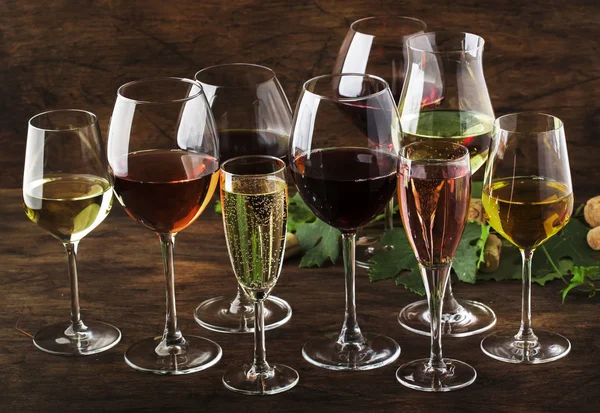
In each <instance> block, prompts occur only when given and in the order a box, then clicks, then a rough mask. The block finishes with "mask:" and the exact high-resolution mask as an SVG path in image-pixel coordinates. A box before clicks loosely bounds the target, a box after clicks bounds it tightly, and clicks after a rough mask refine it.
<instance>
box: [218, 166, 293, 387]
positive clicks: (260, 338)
mask: <svg viewBox="0 0 600 413" xmlns="http://www.w3.org/2000/svg"><path fill="white" fill-rule="evenodd" d="M220 183H221V185H220V187H221V205H222V207H223V225H224V227H225V238H226V240H227V250H228V251H229V258H230V259H231V265H232V267H233V272H234V273H235V278H236V279H237V282H238V284H239V285H240V286H241V287H242V288H243V289H244V292H245V293H246V294H247V296H248V297H249V298H250V300H252V302H253V304H254V314H255V317H254V361H253V362H252V364H250V365H248V364H246V365H243V366H236V367H233V368H231V369H229V370H228V371H227V372H226V373H225V375H224V376H223V383H224V384H225V387H227V388H228V389H229V390H232V391H235V392H238V393H242V394H249V395H265V394H275V393H281V392H283V391H286V390H289V389H291V388H292V387H294V386H295V385H296V384H297V383H298V379H299V376H298V372H297V371H296V370H294V369H292V368H291V367H288V366H285V365H283V364H276V365H270V364H269V363H267V360H266V347H265V320H264V303H265V300H266V299H267V298H268V296H269V294H270V292H271V290H272V289H273V288H274V287H275V284H276V283H277V279H278V278H279V273H280V272H281V264H282V263H283V253H284V251H285V233H286V224H287V184H286V181H285V162H283V161H282V160H281V159H279V158H276V157H273V156H265V155H248V156H240V157H237V158H232V159H230V160H228V161H226V162H225V163H223V165H221V180H220Z"/></svg>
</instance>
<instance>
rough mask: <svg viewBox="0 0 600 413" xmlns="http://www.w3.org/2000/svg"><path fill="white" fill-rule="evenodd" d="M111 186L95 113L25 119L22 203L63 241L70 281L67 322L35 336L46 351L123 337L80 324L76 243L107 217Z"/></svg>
mask: <svg viewBox="0 0 600 413" xmlns="http://www.w3.org/2000/svg"><path fill="white" fill-rule="evenodd" d="M112 187H113V185H112V180H111V178H110V176H109V174H108V168H107V165H106V155H105V153H104V146H103V144H102V139H101V137H100V128H99V127H98V119H97V118H96V115H94V114H93V113H90V112H86V111H84V110H53V111H49V112H44V113H40V114H38V115H36V116H34V117H33V118H31V119H30V120H29V128H28V131H27V148H26V150H25V169H24V171H23V201H24V202H23V206H24V207H25V213H26V214H27V217H28V218H29V219H30V220H31V221H33V222H34V223H36V224H37V225H38V226H39V227H40V228H42V229H43V230H45V231H46V232H48V233H49V234H50V235H52V236H53V237H54V238H56V239H58V240H59V241H60V242H62V244H63V246H64V247H65V250H66V252H67V259H68V262H69V279H70V282H71V322H70V323H66V322H65V323H58V324H53V325H51V326H48V327H44V328H42V329H41V330H40V331H38V332H37V333H36V334H35V336H34V337H33V343H34V344H35V346H36V347H37V348H39V349H40V350H43V351H45V352H47V353H50V354H59V355H64V356H85V355H89V354H96V353H100V352H101V351H105V350H108V349H109V348H111V347H114V346H115V345H116V344H117V343H118V342H119V340H120V339H121V332H120V331H119V329H118V328H116V327H114V326H112V325H110V324H107V323H102V322H100V321H89V320H88V321H86V322H85V323H84V322H83V320H82V318H81V314H80V312H79V310H80V307H79V281H78V279H77V248H78V246H79V241H81V239H82V238H83V237H85V236H86V235H87V234H89V233H90V232H91V231H92V230H94V228H96V227H97V226H98V225H100V223H101V222H102V221H104V218H106V216H107V215H108V213H109V211H110V208H111V206H112V192H113V191H112Z"/></svg>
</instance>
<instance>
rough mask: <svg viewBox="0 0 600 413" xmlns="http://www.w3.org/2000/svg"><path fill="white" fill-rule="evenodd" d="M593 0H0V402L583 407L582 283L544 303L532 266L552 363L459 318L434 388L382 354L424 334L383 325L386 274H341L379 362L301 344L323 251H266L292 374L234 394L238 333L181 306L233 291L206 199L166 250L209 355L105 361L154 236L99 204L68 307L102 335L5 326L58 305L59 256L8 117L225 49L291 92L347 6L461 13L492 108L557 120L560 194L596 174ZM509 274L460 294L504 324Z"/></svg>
mask: <svg viewBox="0 0 600 413" xmlns="http://www.w3.org/2000/svg"><path fill="white" fill-rule="evenodd" d="M599 5H600V3H599V2H598V1H597V0H589V1H578V0H575V1H568V2H567V1H558V0H529V1H522V2H519V1H508V0H496V1H492V0H487V1H484V0H465V1H460V0H458V1H439V0H438V1H435V0H428V1H417V0H408V1H400V0H390V1H365V0H345V1H333V0H312V1H305V0H296V1H293V0H290V1H283V0H277V1H258V0H243V1H235V0H232V1H220V2H219V1H215V0H205V1H195V0H185V1H176V0H173V1H170V2H169V1H164V0H145V1H138V0H133V1H128V0H102V1H91V0H81V1H76V0H71V1H66V0H50V1H40V0H32V1H23V0H1V1H0V162H1V170H0V171H1V174H0V231H1V232H0V233H1V234H2V237H1V238H0V257H1V259H2V267H1V268H2V269H1V270H0V271H1V273H0V298H1V300H0V303H1V304H0V306H1V307H0V411H1V412H3V413H4V412H7V413H8V412H11V413H12V412H54V411H64V412H92V411H111V412H129V411H131V412H133V411H139V412H142V411H144V412H145V411H162V412H174V411H186V412H187V411H226V410H228V411H232V410H233V409H239V410H240V411H241V410H250V411H286V412H305V411H310V410H317V411H325V410H327V411H332V412H333V411H348V410H351V411H360V412H367V411H402V410H407V411H413V412H429V411H456V412H464V411H473V412H478V411H482V410H488V411H515V412H525V411H528V412H549V411H566V410H570V411H573V412H579V411H599V410H600V401H599V400H598V397H599V396H597V394H598V388H599V387H600V379H599V371H600V351H599V349H600V320H599V316H598V314H599V311H598V310H600V307H599V305H598V298H594V299H591V300H588V299H587V298H585V297H584V296H577V295H573V296H571V297H569V299H568V300H567V302H566V304H564V305H561V303H560V298H559V295H558V294H557V292H558V290H559V289H560V288H561V286H560V285H559V284H558V283H553V284H550V285H548V286H546V287H544V288H541V287H537V286H535V287H534V289H533V294H534V303H533V304H534V322H535V325H536V326H544V327H547V328H548V329H552V330H555V331H557V332H562V333H564V334H565V335H567V336H568V337H569V338H570V339H571V340H572V344H573V350H572V354H571V355H569V356H568V357H567V358H565V359H563V360H560V361H558V362H555V363H550V364H547V365H539V366H513V365H506V364H503V363H499V362H496V361H493V360H491V359H489V358H487V357H485V356H484V355H483V354H482V353H481V351H480V350H479V341H480V339H481V337H480V336H478V337H471V338H465V339H453V340H451V339H448V340H446V341H445V345H444V347H445V354H446V355H448V356H452V357H455V358H459V359H462V360H464V361H467V362H469V363H472V365H473V366H475V367H476V369H477V371H478V372H479V377H478V379H477V381H476V382H475V384H474V385H472V386H471V387H469V388H467V389H464V390H461V391H458V392H454V393H450V394H423V393H419V392H415V391H411V390H408V389H406V388H403V387H402V386H401V385H400V384H399V383H397V382H396V380H395V376H394V372H395V369H396V368H397V367H398V366H399V365H400V364H401V363H402V362H406V361H409V360H411V359H414V358H417V357H423V356H426V355H427V354H428V339H427V338H424V337H419V336H415V335H413V334H410V333H408V332H406V331H404V330H402V329H401V328H400V327H399V325H398V324H397V322H396V315H397V312H398V310H399V309H400V308H401V307H402V306H403V305H405V304H407V303H408V302H410V301H412V300H414V299H415V296H413V295H412V294H411V293H409V292H408V291H406V290H404V289H403V288H401V287H393V286H392V284H391V283H386V282H380V283H376V284H369V283H368V281H367V278H366V276H365V275H364V274H362V273H361V274H360V275H359V279H358V286H357V289H358V309H359V320H360V321H361V323H362V327H363V329H365V330H370V331H377V332H385V333H387V334H389V335H391V336H392V337H394V338H395V339H396V340H397V341H398V342H399V343H400V345H401V346H402V355H401V356H400V359H399V360H398V361H397V362H396V363H394V364H393V365H391V366H388V367H385V368H382V369H378V370H374V371H370V372H361V373H334V372H329V371H325V370H321V369H318V368H316V367H313V366H312V365H310V364H308V363H307V362H305V361H304V360H303V359H302V356H301V354H300V349H301V346H302V344H303V343H304V342H305V341H306V340H307V339H308V338H310V337H313V336H315V335H318V334H320V333H324V332H327V331H331V330H337V329H338V328H339V327H340V324H341V321H342V314H343V299H344V298H343V288H344V287H343V277H342V276H341V272H342V268H341V265H339V263H338V265H336V266H330V267H327V268H324V269H317V270H300V269H298V268H297V264H298V261H297V260H290V261H289V262H287V263H286V264H285V266H284V270H283V273H282V277H281V281H280V284H279V285H278V287H277V289H276V294H277V295H278V296H281V297H282V298H285V299H287V300H288V301H289V302H290V303H291V305H292V306H293V308H294V316H293V318H292V320H291V321H290V322H289V323H287V324H286V325H284V326H283V327H281V328H279V329H276V330H274V331H270V332H268V333H267V346H268V354H269V359H270V360H272V361H276V362H282V363H286V364H289V365H291V366H293V367H295V368H297V369H298V371H299V372H300V375H301V379H300V383H299V385H298V386H297V387H296V388H295V389H293V390H291V391H289V392H287V393H284V394H281V395H277V396H273V397H266V398H248V397H244V396H238V395H236V394H233V393H231V392H229V391H227V390H226V389H225V388H224V387H223V385H222V384H221V376H222V374H223V372H224V371H225V370H226V369H227V367H228V366H232V365H234V364H239V363H242V362H246V361H249V360H250V359H251V357H252V354H251V353H252V338H251V336H242V337H240V336H231V335H220V334H216V333H212V332H208V331H206V330H203V329H202V328H200V327H199V326H197V325H196V324H195V323H194V322H193V318H192V315H191V313H192V311H193V309H194V307H195V306H196V305H197V304H198V303H199V302H200V301H202V300H204V299H206V298H209V297H212V296H215V295H220V294H222V293H226V292H230V293H233V291H234V282H235V281H234V277H233V276H232V274H231V270H230V266H229V262H228V259H227V255H226V247H225V243H224V239H223V235H222V226H221V225H222V224H221V221H220V217H218V216H215V215H214V214H213V213H210V212H209V213H206V214H205V216H203V217H201V218H200V219H199V220H198V222H197V223H195V224H194V225H193V226H192V227H190V228H189V229H188V230H186V231H185V232H183V233H182V234H180V235H179V236H178V248H177V253H176V259H177V261H176V263H177V264H176V270H177V282H178V287H177V288H178V291H177V292H178V304H179V314H180V323H181V326H182V329H183V332H184V334H197V335H204V336H206V337H209V338H211V339H213V340H215V341H217V342H219V343H220V344H221V345H222V347H223V350H224V356H223V359H222V361H221V362H219V364H217V365H216V366H215V367H213V368H211V369H210V370H207V371H204V372H200V373H197V374H193V375H188V376H181V377H157V376H153V375H147V374H141V373H138V372H135V371H133V370H132V369H130V368H129V367H127V366H126V365H125V363H124V361H123V353H124V351H125V349H126V348H127V347H128V346H129V345H131V344H132V343H134V342H136V341H137V340H139V339H142V338H145V337H148V336H153V335H157V334H159V333H160V332H161V329H162V323H163V320H164V292H163V285H164V284H163V280H162V268H161V260H160V249H159V245H158V241H157V240H156V238H155V237H154V236H153V235H152V234H151V233H149V232H147V231H146V230H144V229H142V228H141V227H140V226H138V225H137V224H135V223H134V222H132V221H130V220H129V219H128V218H127V217H126V216H125V214H124V213H123V212H122V210H121V208H120V207H119V206H118V205H116V206H115V208H114V210H113V212H112V213H111V215H110V216H109V218H108V219H107V220H106V222H105V223H104V224H103V225H101V226H100V227H99V228H98V229H97V230H95V231H94V232H93V233H92V234H91V235H90V236H88V237H87V238H86V239H85V240H84V242H82V244H81V248H80V260H79V262H80V274H81V277H80V278H81V280H80V281H81V297H82V305H83V315H84V317H88V316H89V317H93V318H97V319H103V320H107V321H111V322H113V323H115V324H116V325H118V326H119V327H120V328H121V329H122V331H123V340H122V342H121V343H120V344H119V345H118V346H117V347H115V348H114V349H113V350H111V351H109V352H107V353H104V354H101V355H98V356H92V357H87V358H77V359H73V358H63V357H54V356H50V355H47V354H44V353H42V352H40V351H38V350H36V349H35V348H34V346H33V344H32V343H31V339H30V338H29V337H27V336H26V335H25V334H23V333H21V332H20V331H18V330H17V328H18V329H22V330H24V331H26V332H29V333H34V332H35V331H36V330H37V329H39V328H40V327H42V326H43V325H45V324H48V323H51V322H56V321H58V320H61V319H62V320H66V319H67V317H68V312H69V309H68V308H69V307H68V306H69V304H68V282H67V278H66V263H65V257H64V254H63V251H62V247H61V246H60V245H59V243H58V242H57V241H55V240H54V239H53V238H51V237H49V236H48V235H46V234H44V233H42V232H41V231H40V230H39V229H38V228H36V227H35V225H33V224H31V223H29V222H28V221H27V219H26V217H25V215H24V214H23V211H22V207H21V190H20V187H21V179H22V178H21V174H22V167H23V160H24V148H25V140H26V131H27V120H28V119H29V118H30V117H31V116H33V115H34V114H36V113H38V112H40V111H43V110H48V109H55V108H83V109H87V110H90V111H92V112H94V113H96V114H97V115H98V116H99V117H100V119H101V125H102V131H103V133H104V134H105V136H106V127H107V124H108V120H109V116H110V113H111V111H112V105H113V103H114V98H115V93H116V89H117V87H118V86H119V85H121V84H123V83H124V82H126V81H129V80H133V79H137V78H142V77H147V76H162V75H172V76H184V77H192V76H193V74H194V73H195V72H196V71H197V70H199V69H200V68H202V67H205V66H208V65H212V64H216V63H224V62H250V63H260V64H264V65H267V66H270V67H271V68H273V69H274V70H275V71H276V72H277V75H278V77H279V79H280V81H281V83H282V84H283V86H284V89H285V91H286V92H287V94H288V97H289V99H290V102H291V104H292V106H294V105H295V102H296V99H297V97H298V94H299V90H300V88H301V85H302V83H303V81H305V80H306V79H308V78H310V77H312V76H314V75H318V74H323V73H328V72H329V71H330V70H331V68H332V66H333V63H334V61H335V57H336V53H337V51H338V49H339V47H340V45H341V42H342V39H343V37H344V35H345V33H346V30H347V28H348V26H349V25H350V23H351V22H352V21H353V20H355V19H358V18H361V17H365V16H369V15H377V14H403V15H410V16H414V17H419V18H421V19H423V20H425V21H426V22H427V23H428V25H429V28H430V29H432V30H435V29H450V30H463V31H470V32H474V33H477V34H479V35H481V36H483V37H484V38H485V39H486V51H485V53H484V69H485V74H486V78H487V82H488V88H489V91H490V94H491V97H492V102H493V104H494V107H495V110H496V114H497V115H500V114H504V113H508V112H512V111H519V110H540V111H544V112H549V113H552V114H554V115H557V116H558V117H560V118H561V119H563V121H564V122H565V125H566V133H567V139H568V142H569V151H570V159H571V168H572V174H573V180H574V185H575V194H576V200H577V201H578V202H583V201H585V200H586V199H587V198H588V197H589V196H592V195H596V194H598V193H600V185H599V182H600V169H599V168H598V161H597V160H596V158H595V157H596V156H598V154H599V153H600V151H599V150H600V142H599V135H598V131H599V130H600V113H599V109H598V103H597V102H598V96H599V95H600V46H599V45H600V43H599V42H598V39H599V38H600V27H599V23H598V16H599V14H600V6H599ZM520 288H521V286H520V283H518V282H505V283H495V282H490V283H485V284H478V285H474V286H471V285H464V284H461V285H459V286H457V288H456V293H457V295H458V296H459V297H465V298H471V299H476V300H480V301H482V302H484V303H487V304H489V305H491V306H492V307H493V308H494V309H495V310H496V312H497V315H498V317H499V321H498V327H497V328H502V327H511V328H515V329H516V328H517V326H518V320H519V306H520Z"/></svg>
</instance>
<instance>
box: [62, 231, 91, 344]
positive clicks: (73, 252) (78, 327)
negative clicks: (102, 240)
mask: <svg viewBox="0 0 600 413" xmlns="http://www.w3.org/2000/svg"><path fill="white" fill-rule="evenodd" d="M78 245H79V241H75V242H67V243H65V244H64V246H65V250H66V251H67V260H68V262H69V280H70V282H71V326H70V327H69V328H68V329H67V331H66V332H65V334H66V335H76V333H84V332H85V331H86V330H87V326H86V325H85V324H83V321H82V320H81V314H80V312H79V311H80V307H79V281H78V280H77V247H78Z"/></svg>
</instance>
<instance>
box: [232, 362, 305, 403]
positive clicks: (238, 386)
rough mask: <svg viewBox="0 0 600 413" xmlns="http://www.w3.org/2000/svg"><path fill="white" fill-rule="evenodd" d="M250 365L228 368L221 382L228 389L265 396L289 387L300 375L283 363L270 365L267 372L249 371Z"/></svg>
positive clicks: (296, 381) (295, 382)
mask: <svg viewBox="0 0 600 413" xmlns="http://www.w3.org/2000/svg"><path fill="white" fill-rule="evenodd" d="M251 367H252V366H251V365H247V364H246V365H244V366H240V367H234V368H232V369H229V370H228V371H227V372H226V373H225V374H224V375H223V384H224V385H225V387H227V388H228V389H229V390H231V391H234V392H236V393H241V394H246V395H250V396H266V395H269V394H277V393H281V392H284V391H286V390H289V389H291V388H292V387H294V386H295V385H296V384H298V380H299V379H300V376H299V375H298V372H297V371H296V370H294V369H293V368H291V367H288V366H286V365H283V364H278V365H275V366H272V370H271V371H270V372H269V373H267V374H252V373H250V370H251Z"/></svg>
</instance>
